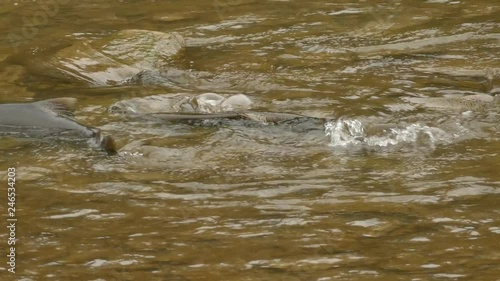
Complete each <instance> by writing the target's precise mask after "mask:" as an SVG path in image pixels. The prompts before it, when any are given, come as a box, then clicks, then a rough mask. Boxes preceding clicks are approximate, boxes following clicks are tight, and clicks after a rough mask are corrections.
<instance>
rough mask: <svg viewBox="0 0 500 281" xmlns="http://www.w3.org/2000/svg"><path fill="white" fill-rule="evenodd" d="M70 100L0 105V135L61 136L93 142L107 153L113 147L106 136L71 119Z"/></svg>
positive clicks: (74, 100) (71, 106)
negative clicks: (92, 140) (86, 139)
mask: <svg viewBox="0 0 500 281" xmlns="http://www.w3.org/2000/svg"><path fill="white" fill-rule="evenodd" d="M75 103H76V99H74V98H56V99H50V100H44V101H38V102H33V103H12V104H0V136H2V135H19V136H23V137H48V136H54V135H56V136H57V135H61V136H67V137H73V138H88V139H94V140H95V141H96V143H97V144H98V145H99V146H100V147H101V148H103V149H104V150H106V151H107V152H108V153H115V152H116V146H115V142H114V140H113V139H112V138H111V137H110V136H103V135H102V134H101V132H100V130H99V129H97V128H93V127H89V126H85V125H83V124H80V123H78V122H77V121H75V120H74V119H73V118H72V117H73V113H74V105H75Z"/></svg>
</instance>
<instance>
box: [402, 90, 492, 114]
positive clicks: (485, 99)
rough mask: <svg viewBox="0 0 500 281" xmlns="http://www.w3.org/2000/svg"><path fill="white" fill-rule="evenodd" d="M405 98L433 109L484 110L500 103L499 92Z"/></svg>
mask: <svg viewBox="0 0 500 281" xmlns="http://www.w3.org/2000/svg"><path fill="white" fill-rule="evenodd" d="M406 100H407V101H409V102H411V103H414V104H419V105H422V106H424V107H428V108H435V109H451V110H474V111H486V110H491V109H495V108H498V106H499V105H500V94H497V95H495V96H490V95H487V94H475V95H469V96H464V97H441V98H406Z"/></svg>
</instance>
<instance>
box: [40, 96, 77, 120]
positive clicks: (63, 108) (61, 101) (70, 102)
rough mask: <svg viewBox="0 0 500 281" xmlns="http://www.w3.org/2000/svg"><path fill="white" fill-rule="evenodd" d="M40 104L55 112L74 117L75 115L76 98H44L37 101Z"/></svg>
mask: <svg viewBox="0 0 500 281" xmlns="http://www.w3.org/2000/svg"><path fill="white" fill-rule="evenodd" d="M35 104H37V105H38V106H40V107H42V108H45V109H48V110H50V111H53V112H54V113H56V114H58V115H61V116H65V117H74V116H75V114H74V113H75V105H76V99H75V98H55V99H49V100H43V101H39V102H35Z"/></svg>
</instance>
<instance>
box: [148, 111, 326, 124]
mask: <svg viewBox="0 0 500 281" xmlns="http://www.w3.org/2000/svg"><path fill="white" fill-rule="evenodd" d="M144 116H147V117H149V118H154V119H157V120H162V121H171V122H175V121H196V120H213V119H236V120H249V121H256V122H259V123H263V124H284V123H301V122H307V121H313V122H314V123H315V124H318V125H324V123H325V122H327V121H329V119H327V118H317V117H311V116H305V115H300V114H295V113H286V112H271V111H242V112H220V113H172V112H167V113H151V114H146V115H144Z"/></svg>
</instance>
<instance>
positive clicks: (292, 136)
mask: <svg viewBox="0 0 500 281" xmlns="http://www.w3.org/2000/svg"><path fill="white" fill-rule="evenodd" d="M54 2H55V1H2V3H1V4H0V33H1V34H2V41H1V43H0V60H1V61H2V62H1V65H2V66H1V72H0V101H1V102H2V103H8V102H30V101H34V100H41V99H45V98H53V97H58V96H71V97H76V98H78V99H79V104H78V107H77V112H76V118H77V120H79V121H80V122H82V123H85V124H88V125H92V126H96V127H99V128H100V129H102V130H103V131H104V132H106V133H108V134H110V135H113V136H114V137H115V138H116V139H117V141H118V143H119V145H120V146H121V147H125V148H126V149H123V150H122V151H121V152H120V154H119V155H118V156H114V157H110V156H108V155H106V154H105V153H103V152H102V151H99V150H96V149H93V148H92V147H89V145H88V144H87V143H86V141H85V140H81V141H80V140H77V141H75V140H54V139H50V140H40V139H26V138H20V139H18V138H13V137H2V138H0V171H1V172H0V173H1V174H0V177H1V179H2V180H1V184H0V186H1V188H0V190H1V196H0V198H1V199H0V200H1V203H0V213H1V217H2V221H3V222H2V225H4V226H2V227H1V229H3V230H2V231H0V244H1V249H2V252H1V255H0V261H1V263H0V280H71V279H73V280H292V281H295V280H296V281H306V280H317V281H328V280H500V244H499V238H500V207H499V206H500V205H499V202H500V134H499V125H498V124H499V117H498V110H496V109H498V107H495V106H493V107H490V108H488V109H487V110H486V111H474V110H472V111H464V110H462V109H461V110H456V109H454V108H444V109H435V108H425V107H421V106H419V105H413V104H410V103H409V102H407V100H406V98H414V97H418V98H425V97H433V98H434V97H461V96H465V95H469V94H489V95H492V94H494V93H497V92H500V91H499V88H500V83H499V69H500V59H499V55H500V24H499V22H500V18H499V15H500V5H499V3H497V2H496V1H472V0H465V1H448V0H442V1H416V0H415V1H413V0H408V1H401V0H394V1H373V0H368V1H361V2H356V1H302V0H300V1H299V0H292V1H259V0H255V1H252V0H248V1H246V0H238V1H236V0H235V1H231V0H228V1H192V0H189V1H127V0H124V1H118V0H116V1H95V0H91V1H82V2H77V1H70V0H65V1H62V0H59V1H58V2H56V3H57V9H56V8H53V9H52V10H47V11H48V12H47V11H45V12H44V10H43V7H44V5H48V3H54ZM45 7H47V6H45ZM37 17H39V18H38V19H37ZM131 28H133V29H146V30H156V31H163V32H172V31H176V32H178V33H179V34H181V35H182V36H184V37H185V38H186V48H185V50H184V51H183V53H182V54H181V55H180V57H179V58H177V59H176V60H175V61H173V62H172V67H173V68H175V69H181V70H184V71H192V72H193V73H201V72H203V73H205V76H206V77H209V78H210V77H216V78H217V79H214V80H210V79H208V80H206V81H205V82H204V83H202V84H200V83H197V82H196V81H194V82H193V83H185V84H182V83H180V84H179V85H177V86H178V87H177V88H173V87H168V86H166V85H163V86H162V85H157V86H154V85H127V86H117V85H109V86H95V85H88V84H85V83H81V81H74V80H71V79H68V78H67V77H63V76H62V75H58V74H57V72H56V71H51V69H47V68H46V67H45V68H44V67H43V65H41V63H40V62H43V61H47V60H48V59H49V58H50V57H51V56H52V55H53V53H54V52H55V51H56V50H58V49H61V48H63V47H65V46H69V45H71V44H74V43H75V42H81V41H82V40H91V39H100V38H103V37H105V36H107V35H109V34H112V33H113V32H116V31H119V30H123V29H131ZM207 81H208V82H207ZM188 82H189V81H188ZM191 82H192V81H191ZM200 85H202V86H200ZM179 89H180V90H179ZM177 92H185V93H189V94H200V93H203V92H215V93H221V94H233V93H245V94H247V95H248V96H249V97H250V98H252V99H253V100H254V101H256V105H255V106H256V108H257V109H261V110H265V111H285V112H295V113H299V114H305V115H311V116H316V117H329V118H335V120H336V121H334V122H331V123H329V124H327V125H326V128H314V129H307V128H295V127H294V126H289V125H276V126H270V125H269V126H267V125H252V126H246V125H245V124H243V125H242V124H240V123H237V122H226V123H224V122H223V123H220V124H219V123H217V124H213V123H208V124H173V123H155V122H145V121H141V120H128V119H123V118H120V117H117V116H113V115H110V114H108V112H107V111H106V108H107V107H109V106H110V105H111V104H113V103H114V102H117V101H119V100H123V99H129V98H134V97H143V96H149V95H155V94H165V93H177ZM362 129H363V130H364V131H362ZM353 135H362V136H364V140H359V139H356V138H352V137H353ZM9 167H15V168H16V171H17V173H16V180H17V181H16V183H17V189H16V194H17V196H16V215H17V218H18V221H17V228H16V238H17V239H18V241H17V244H16V257H17V259H16V273H15V274H12V273H10V272H8V271H7V269H8V268H9V265H8V264H7V257H6V255H7V254H8V252H7V250H6V249H7V240H8V235H9V233H7V231H6V226H7V225H8V224H7V170H8V168H9Z"/></svg>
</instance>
